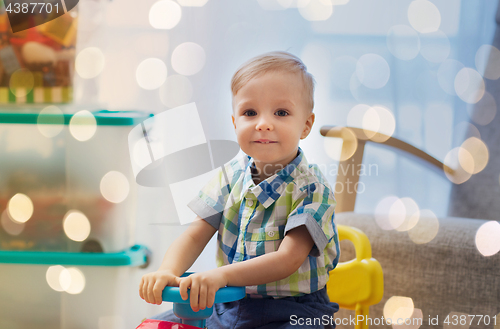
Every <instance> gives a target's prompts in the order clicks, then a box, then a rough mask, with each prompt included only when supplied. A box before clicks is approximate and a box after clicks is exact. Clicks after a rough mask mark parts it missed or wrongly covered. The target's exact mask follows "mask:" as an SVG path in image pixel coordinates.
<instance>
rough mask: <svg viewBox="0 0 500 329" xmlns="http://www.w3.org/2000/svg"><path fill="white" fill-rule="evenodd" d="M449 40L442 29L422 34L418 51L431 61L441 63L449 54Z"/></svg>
mask: <svg viewBox="0 0 500 329" xmlns="http://www.w3.org/2000/svg"><path fill="white" fill-rule="evenodd" d="M450 48H451V47H450V40H448V37H447V36H446V34H444V32H443V31H436V32H432V33H427V34H424V35H422V37H421V38H420V53H421V54H422V56H423V57H424V58H425V59H426V60H428V61H429V62H432V63H441V62H443V61H444V60H446V59H447V58H448V56H449V55H450Z"/></svg>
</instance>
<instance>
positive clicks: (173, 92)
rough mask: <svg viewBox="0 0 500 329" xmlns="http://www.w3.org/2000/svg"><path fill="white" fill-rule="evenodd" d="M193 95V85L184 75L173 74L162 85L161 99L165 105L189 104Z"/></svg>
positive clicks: (171, 106) (172, 106)
mask: <svg viewBox="0 0 500 329" xmlns="http://www.w3.org/2000/svg"><path fill="white" fill-rule="evenodd" d="M192 97H193V85H192V84H191V81H189V79H188V78H187V77H185V76H183V75H177V74H176V75H172V76H169V77H168V78H167V81H165V83H164V84H163V85H162V86H161V87H160V100H161V102H162V103H163V105H165V106H167V107H169V108H174V107H177V106H181V105H184V104H187V103H189V102H190V101H191V98H192Z"/></svg>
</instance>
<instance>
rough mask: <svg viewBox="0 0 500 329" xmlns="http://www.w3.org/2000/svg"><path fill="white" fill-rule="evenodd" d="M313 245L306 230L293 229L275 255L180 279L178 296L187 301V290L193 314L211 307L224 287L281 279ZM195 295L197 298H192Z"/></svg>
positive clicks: (304, 256)
mask: <svg viewBox="0 0 500 329" xmlns="http://www.w3.org/2000/svg"><path fill="white" fill-rule="evenodd" d="M313 245H314V242H313V239H312V237H311V235H310V234H309V231H308V230H307V228H306V226H305V225H302V226H299V227H296V228H294V229H292V230H290V231H289V232H287V234H286V235H285V238H284V239H283V241H282V242H281V244H280V246H279V248H278V250H277V251H274V252H271V253H267V254H265V255H262V256H259V257H255V258H252V259H249V260H246V261H244V262H238V263H234V264H230V265H225V266H222V267H219V268H216V269H213V270H210V271H206V272H201V273H197V274H193V275H190V276H189V277H187V278H183V279H181V280H180V285H179V288H180V292H181V296H182V298H183V299H184V300H185V299H187V289H188V288H189V287H190V289H191V292H190V295H191V308H192V309H193V310H195V311H196V310H198V309H205V308H206V307H211V306H212V305H213V302H214V298H215V292H216V291H217V290H218V289H219V288H222V287H224V286H226V285H228V286H253V285H259V284H266V283H269V282H274V281H278V280H281V279H284V278H286V277H288V276H290V275H292V274H293V273H294V272H295V271H296V270H297V269H298V268H299V267H300V265H302V263H303V262H304V260H305V259H306V258H307V255H308V254H309V252H310V251H311V249H312V247H313ZM196 295H198V296H199V298H193V296H196Z"/></svg>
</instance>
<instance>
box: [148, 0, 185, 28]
mask: <svg viewBox="0 0 500 329" xmlns="http://www.w3.org/2000/svg"><path fill="white" fill-rule="evenodd" d="M181 17H182V9H181V6H179V4H177V3H176V2H174V1H171V0H160V1H157V2H155V3H154V4H153V5H152V6H151V9H150V10H149V24H151V26H152V27H154V28H155V29H166V30H169V29H171V28H173V27H175V26H176V25H177V24H178V23H179V22H180V20H181Z"/></svg>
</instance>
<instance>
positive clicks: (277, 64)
mask: <svg viewBox="0 0 500 329" xmlns="http://www.w3.org/2000/svg"><path fill="white" fill-rule="evenodd" d="M279 71H285V72H293V73H298V74H300V77H301V78H302V82H303V83H304V92H305V95H306V97H307V98H308V99H307V101H308V105H309V107H310V110H311V111H312V109H313V108H314V78H313V76H312V75H311V73H309V72H307V67H306V66H305V65H304V63H303V62H302V61H301V60H300V58H298V57H297V56H295V55H292V54H290V53H288V52H286V51H273V52H269V53H265V54H262V55H259V56H257V57H254V58H252V59H250V60H249V61H247V62H246V63H244V64H243V65H242V66H240V68H239V69H238V70H237V71H236V73H235V74H234V75H233V78H232V79H231V91H232V93H233V97H234V96H235V95H236V94H237V93H238V91H239V90H240V89H241V88H242V87H243V86H244V85H245V84H247V83H248V81H250V80H251V79H253V78H255V77H257V76H259V75H261V74H264V73H267V72H279Z"/></svg>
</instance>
